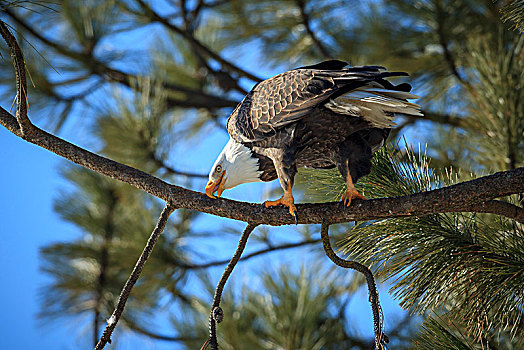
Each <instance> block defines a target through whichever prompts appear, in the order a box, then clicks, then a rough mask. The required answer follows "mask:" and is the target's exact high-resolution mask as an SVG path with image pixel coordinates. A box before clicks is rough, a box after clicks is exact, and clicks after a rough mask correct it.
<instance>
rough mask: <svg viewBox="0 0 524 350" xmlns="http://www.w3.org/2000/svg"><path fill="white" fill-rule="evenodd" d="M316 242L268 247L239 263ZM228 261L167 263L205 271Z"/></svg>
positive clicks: (248, 255) (310, 240)
mask: <svg viewBox="0 0 524 350" xmlns="http://www.w3.org/2000/svg"><path fill="white" fill-rule="evenodd" d="M318 242H320V239H318V238H314V239H307V240H304V241H300V242H296V243H286V244H282V245H277V246H270V247H267V248H264V249H260V250H257V251H255V252H253V253H250V254H247V255H244V256H243V257H241V258H240V260H239V261H246V260H249V259H251V258H254V257H256V256H259V255H263V254H266V253H271V252H275V251H278V250H285V249H292V248H298V247H303V246H305V245H309V244H315V243H318ZM229 261H230V260H229V259H227V260H219V261H211V262H208V263H204V264H191V265H190V264H183V263H179V262H175V261H169V262H168V263H171V264H173V265H175V266H179V267H181V268H184V269H188V270H198V269H207V268H208V267H213V266H220V265H224V264H227V263H228V262H229Z"/></svg>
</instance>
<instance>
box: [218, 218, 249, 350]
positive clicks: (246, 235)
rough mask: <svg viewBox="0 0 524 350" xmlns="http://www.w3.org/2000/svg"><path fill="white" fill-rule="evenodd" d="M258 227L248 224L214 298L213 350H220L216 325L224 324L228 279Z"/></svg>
mask: <svg viewBox="0 0 524 350" xmlns="http://www.w3.org/2000/svg"><path fill="white" fill-rule="evenodd" d="M255 227H257V224H252V223H248V224H247V226H246V228H245V229H244V232H242V235H241V236H240V241H239V242H238V247H237V250H236V251H235V254H234V255H233V257H232V258H231V261H230V262H229V264H228V265H227V267H226V270H225V271H224V274H222V277H221V278H220V281H219V282H218V285H217V288H216V290H215V296H214V297H213V306H212V307H211V314H210V315H209V343H210V344H211V349H212V350H218V342H217V334H216V323H220V322H222V318H223V316H224V314H223V311H222V309H221V308H220V300H221V299H222V291H223V290H224V286H225V285H226V282H227V279H228V278H229V276H230V275H231V273H232V272H233V269H234V268H235V265H236V264H237V262H238V260H239V259H240V256H241V255H242V253H243V252H244V248H245V247H246V243H247V239H248V238H249V236H250V235H251V232H253V230H254V229H255Z"/></svg>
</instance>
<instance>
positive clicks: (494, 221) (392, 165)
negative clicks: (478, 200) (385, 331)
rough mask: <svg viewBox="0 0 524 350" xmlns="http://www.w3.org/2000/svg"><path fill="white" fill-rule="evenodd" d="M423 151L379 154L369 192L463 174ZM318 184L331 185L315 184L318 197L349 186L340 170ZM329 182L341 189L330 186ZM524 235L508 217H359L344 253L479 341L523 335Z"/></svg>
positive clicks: (412, 303)
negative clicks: (440, 168) (436, 163)
mask: <svg viewBox="0 0 524 350" xmlns="http://www.w3.org/2000/svg"><path fill="white" fill-rule="evenodd" d="M418 154H419V155H418V156H416V155H415V154H414V152H413V150H412V149H410V148H408V149H407V150H406V152H398V151H397V152H391V151H388V150H387V149H386V150H381V151H380V152H378V153H377V154H376V155H375V158H374V161H373V170H372V172H371V174H370V175H368V176H367V177H366V178H365V179H364V180H363V181H361V186H362V189H363V193H365V194H366V196H369V197H370V198H376V197H396V196H403V195H409V194H412V193H417V192H421V191H426V190H431V189H434V188H439V187H442V186H447V185H451V184H453V183H456V182H460V181H462V180H464V178H463V177H462V176H460V175H459V174H457V173H454V172H451V171H448V172H447V173H444V174H439V173H438V172H437V171H435V170H434V169H432V168H431V167H430V165H429V164H430V159H429V158H428V157H427V156H422V155H421V154H423V152H420V151H419V152H418ZM310 176H311V177H314V176H316V173H315V172H311V174H310ZM471 176H472V175H468V176H467V178H469V177H471ZM309 181H312V180H311V178H310V180H309ZM315 183H323V184H324V185H323V186H319V187H315V188H314V192H315V193H316V195H319V193H322V191H325V193H326V198H328V199H329V200H336V199H337V196H334V193H337V192H342V191H343V190H344V183H343V181H342V179H341V178H340V176H333V177H331V178H330V177H326V176H320V177H319V178H318V179H317V180H316V181H315ZM330 188H338V191H330V190H327V191H326V189H330ZM516 199H517V198H511V199H510V200H513V201H515V200H516ZM523 241H524V229H523V227H522V225H520V224H518V223H515V222H513V221H511V220H509V219H505V218H501V217H494V216H493V215H475V214H469V213H453V214H437V215H430V216H425V217H420V218H393V219H385V220H378V221H373V222H365V223H360V224H359V225H357V226H355V227H352V228H351V229H350V230H349V231H348V232H347V236H346V237H345V238H344V239H343V241H342V251H343V252H344V253H345V254H348V255H349V256H350V257H351V258H352V259H356V260H357V261H360V262H362V263H366V264H373V265H374V266H375V269H376V272H377V273H378V274H379V276H382V277H384V278H385V279H386V280H390V281H391V283H392V289H391V292H392V293H393V295H394V296H395V297H397V298H398V299H399V300H400V304H401V306H403V307H405V308H406V309H408V310H410V311H411V312H414V313H418V314H426V313H428V312H430V311H433V312H443V311H445V312H446V314H447V317H448V318H449V319H451V320H454V321H456V322H458V323H460V324H461V326H462V327H463V331H464V332H465V334H467V335H470V336H471V337H472V339H492V338H494V339H497V337H496V334H498V333H503V332H507V333H509V334H510V336H511V337H515V338H518V339H521V341H522V338H521V337H522V334H523V329H524V320H523V317H522V316H523V315H522V307H523V305H524V294H523V293H522V285H524V274H523V270H522V266H524V265H523V263H524V250H523V249H522V248H523V245H522V242H523ZM443 335H444V333H443ZM517 342H518V340H517Z"/></svg>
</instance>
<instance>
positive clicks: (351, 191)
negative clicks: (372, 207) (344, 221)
mask: <svg viewBox="0 0 524 350" xmlns="http://www.w3.org/2000/svg"><path fill="white" fill-rule="evenodd" d="M354 198H358V199H367V198H366V197H364V196H363V195H361V194H360V193H358V191H357V190H356V189H355V187H353V186H351V187H349V186H348V188H347V190H346V192H345V193H344V194H343V195H342V198H341V199H340V200H341V201H342V203H344V205H345V206H346V207H349V206H350V205H351V200H352V199H354Z"/></svg>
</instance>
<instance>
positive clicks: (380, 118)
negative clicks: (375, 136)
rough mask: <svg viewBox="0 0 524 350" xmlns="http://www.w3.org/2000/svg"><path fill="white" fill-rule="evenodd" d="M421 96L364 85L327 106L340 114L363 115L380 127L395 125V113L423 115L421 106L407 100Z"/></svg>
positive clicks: (331, 101) (372, 123)
mask: <svg viewBox="0 0 524 350" xmlns="http://www.w3.org/2000/svg"><path fill="white" fill-rule="evenodd" d="M418 97H419V96H417V95H413V94H410V93H409V92H405V91H396V90H388V89H384V88H379V87H377V86H364V87H362V88H360V89H357V90H353V91H351V92H348V93H347V94H345V95H342V96H340V97H337V98H336V99H334V100H330V101H329V102H328V103H326V104H325V106H326V107H327V108H329V109H331V110H332V111H334V112H336V113H340V114H349V115H353V116H358V117H361V118H363V119H365V120H367V121H368V122H370V123H371V125H373V126H375V127H379V128H391V127H393V126H395V123H394V122H393V118H394V115H393V113H402V114H409V115H413V116H422V115H423V114H422V112H421V111H420V106H419V105H417V104H415V103H411V102H408V101H406V99H415V98H418Z"/></svg>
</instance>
